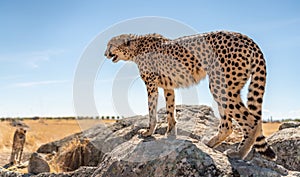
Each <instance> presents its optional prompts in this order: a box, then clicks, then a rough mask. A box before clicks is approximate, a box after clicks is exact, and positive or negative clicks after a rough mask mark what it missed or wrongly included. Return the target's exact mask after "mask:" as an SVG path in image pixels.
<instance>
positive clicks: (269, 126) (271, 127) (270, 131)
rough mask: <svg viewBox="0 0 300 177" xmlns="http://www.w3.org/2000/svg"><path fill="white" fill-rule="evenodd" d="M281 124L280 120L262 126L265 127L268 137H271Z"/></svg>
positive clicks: (265, 133)
mask: <svg viewBox="0 0 300 177" xmlns="http://www.w3.org/2000/svg"><path fill="white" fill-rule="evenodd" d="M280 125H281V123H279V122H272V123H271V122H270V123H263V124H262V128H263V131H264V135H265V136H266V137H269V136H270V135H272V134H273V133H274V132H277V131H278V129H279V126H280Z"/></svg>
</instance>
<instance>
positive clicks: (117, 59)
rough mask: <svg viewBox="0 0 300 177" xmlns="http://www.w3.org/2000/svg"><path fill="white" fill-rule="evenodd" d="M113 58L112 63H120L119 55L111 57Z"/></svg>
mask: <svg viewBox="0 0 300 177" xmlns="http://www.w3.org/2000/svg"><path fill="white" fill-rule="evenodd" d="M111 56H112V62H114V63H117V62H118V61H119V58H118V55H115V54H113V55H111Z"/></svg>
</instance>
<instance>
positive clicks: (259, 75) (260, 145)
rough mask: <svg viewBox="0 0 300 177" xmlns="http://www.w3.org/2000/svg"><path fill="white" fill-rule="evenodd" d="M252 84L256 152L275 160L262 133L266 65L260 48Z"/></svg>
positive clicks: (252, 73) (253, 71)
mask: <svg viewBox="0 0 300 177" xmlns="http://www.w3.org/2000/svg"><path fill="white" fill-rule="evenodd" d="M252 59H253V61H252V63H256V64H255V65H254V66H253V65H252V70H251V75H252V76H251V82H250V85H249V91H248V102H247V105H248V109H249V111H250V113H251V114H252V115H253V116H254V125H255V126H257V133H256V140H255V142H254V146H253V147H254V148H255V150H256V151H257V152H258V153H260V154H261V155H262V156H263V157H265V158H267V159H270V160H275V159H276V154H275V152H274V151H273V149H272V148H271V147H270V146H269V145H268V143H267V142H266V138H265V136H264V135H263V132H262V118H261V117H262V103H263V96H264V92H265V85H266V75H267V73H266V63H265V60H264V57H263V54H262V52H261V51H260V50H259V48H258V52H257V53H256V54H255V55H254V57H253V58H252Z"/></svg>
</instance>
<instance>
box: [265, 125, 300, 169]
mask: <svg viewBox="0 0 300 177" xmlns="http://www.w3.org/2000/svg"><path fill="white" fill-rule="evenodd" d="M268 141H269V143H270V144H271V146H272V147H273V149H274V151H275V152H276V154H277V160H276V163H278V164H281V165H282V166H284V167H285V168H287V169H289V170H295V171H300V127H297V128H286V129H282V130H280V131H278V132H276V133H274V134H273V135H272V136H271V137H270V138H269V139H268Z"/></svg>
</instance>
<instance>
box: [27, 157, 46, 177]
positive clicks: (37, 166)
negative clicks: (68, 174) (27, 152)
mask: <svg viewBox="0 0 300 177" xmlns="http://www.w3.org/2000/svg"><path fill="white" fill-rule="evenodd" d="M27 169H28V173H32V174H39V173H44V172H50V167H49V164H48V162H47V161H46V160H45V159H44V158H43V156H41V155H40V154H38V153H33V154H31V156H30V159H29V163H28V167H27Z"/></svg>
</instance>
